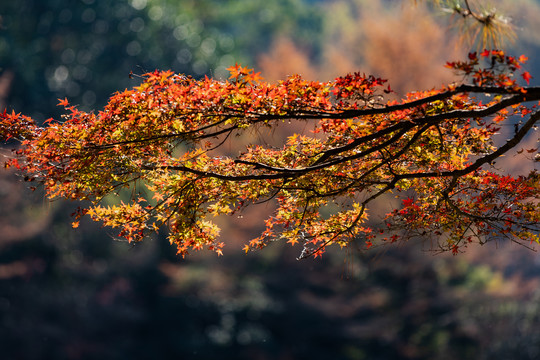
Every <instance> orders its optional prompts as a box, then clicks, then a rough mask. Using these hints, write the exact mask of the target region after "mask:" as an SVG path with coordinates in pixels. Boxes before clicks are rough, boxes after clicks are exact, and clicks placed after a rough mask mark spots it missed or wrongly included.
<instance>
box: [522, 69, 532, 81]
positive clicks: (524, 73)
mask: <svg viewBox="0 0 540 360" xmlns="http://www.w3.org/2000/svg"><path fill="white" fill-rule="evenodd" d="M521 77H522V78H523V79H524V80H525V81H526V82H527V84H529V82H530V80H531V79H532V76H531V74H530V73H529V72H528V71H524V72H523V74H521Z"/></svg>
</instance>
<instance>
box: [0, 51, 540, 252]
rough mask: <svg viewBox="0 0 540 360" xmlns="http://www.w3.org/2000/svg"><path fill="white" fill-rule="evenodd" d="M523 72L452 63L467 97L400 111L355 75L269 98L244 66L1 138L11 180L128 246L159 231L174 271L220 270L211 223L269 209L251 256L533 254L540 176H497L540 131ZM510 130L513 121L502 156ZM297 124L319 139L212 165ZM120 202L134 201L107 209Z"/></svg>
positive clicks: (71, 110) (154, 87)
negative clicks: (332, 249) (506, 250)
mask: <svg viewBox="0 0 540 360" xmlns="http://www.w3.org/2000/svg"><path fill="white" fill-rule="evenodd" d="M526 60H527V59H526V57H524V56H521V57H519V58H516V57H512V56H508V55H506V54H505V53H504V52H502V51H483V52H482V53H479V54H477V53H472V54H470V55H469V58H468V59H467V60H466V61H457V62H449V63H447V67H448V68H450V69H451V70H453V71H455V72H457V73H460V74H461V75H462V76H463V79H464V83H462V84H451V85H448V86H446V87H443V88H440V89H437V90H430V91H422V92H420V91H419V92H414V93H410V94H407V96H406V97H405V98H404V99H403V100H400V101H397V100H385V96H387V95H389V94H391V93H392V89H391V86H390V85H388V83H387V82H386V80H384V79H380V78H376V77H373V76H367V75H365V74H361V73H354V74H348V75H345V76H343V77H340V78H337V79H336V80H334V81H330V82H314V81H308V80H306V79H303V78H302V77H300V76H298V75H295V76H291V77H289V78H288V79H286V80H283V81H280V82H278V83H274V84H271V83H267V82H265V81H264V80H263V79H261V77H260V75H259V74H258V73H256V72H254V71H253V70H250V69H247V68H244V67H241V66H239V65H236V66H234V67H231V68H230V69H229V71H230V78H229V80H227V81H220V80H214V79H210V78H204V79H201V80H197V79H194V78H192V77H189V76H185V75H181V74H174V73H173V72H171V71H155V72H152V73H148V74H145V75H144V76H143V77H142V80H143V81H142V83H141V84H140V85H139V86H137V87H135V88H134V89H132V90H125V91H123V92H118V93H116V94H114V95H113V96H112V97H111V99H110V100H109V103H108V104H107V106H106V107H105V108H104V109H103V110H102V111H99V112H97V113H94V112H84V111H81V110H79V109H78V108H77V107H76V106H72V105H70V104H69V102H68V101H67V100H66V99H64V100H60V103H59V105H61V106H63V107H64V108H65V109H66V111H67V114H66V115H65V117H64V119H63V120H61V121H58V120H54V119H50V120H48V121H47V125H46V126H44V127H40V126H38V125H36V124H35V123H34V122H33V120H32V119H31V118H29V117H27V116H24V115H20V114H17V113H14V112H13V113H8V112H4V114H3V115H2V117H1V120H2V121H1V123H0V136H1V137H2V138H4V139H9V138H15V139H20V140H21V147H20V148H19V149H18V150H16V157H14V158H13V159H12V160H10V161H9V162H8V163H7V165H8V166H15V167H17V168H19V169H20V170H21V171H23V172H24V173H26V179H27V180H30V181H36V182H38V183H42V184H43V185H44V186H45V188H46V190H47V194H48V196H49V197H51V198H55V197H64V198H68V199H77V200H87V201H89V205H88V206H83V207H81V208H80V209H79V211H78V214H77V216H76V217H77V218H78V217H80V216H82V215H85V214H88V215H89V216H90V217H91V218H92V219H94V220H97V221H101V222H103V224H104V225H105V226H108V227H112V228H115V229H118V232H117V236H119V237H123V238H125V239H127V240H129V241H140V240H142V239H143V238H144V237H146V236H148V235H151V234H154V233H155V232H157V231H158V230H159V229H161V228H167V229H168V230H167V231H168V239H169V241H170V242H171V243H172V244H175V245H176V246H177V248H178V253H179V254H181V255H185V254H187V253H188V252H189V251H190V250H198V249H202V248H208V249H210V250H214V251H216V252H217V253H219V254H221V253H222V248H223V246H224V243H223V242H222V240H221V239H220V238H219V227H218V226H217V225H216V223H215V222H214V221H213V218H214V217H215V216H218V215H237V214H238V213H241V212H242V211H245V209H246V208H248V207H251V206H256V205H257V204H260V203H266V202H272V203H273V204H274V206H275V210H274V211H273V213H272V215H271V216H270V217H268V218H267V219H266V221H265V225H266V226H265V227H266V229H265V230H264V231H263V232H262V233H261V234H260V236H258V237H256V238H254V239H252V240H250V241H249V242H248V243H247V244H246V247H245V249H246V251H248V250H250V249H260V248H263V247H265V246H266V245H268V244H269V243H270V242H272V241H276V240H281V241H286V242H288V243H291V244H293V245H295V244H299V245H300V246H301V247H302V249H303V250H302V254H301V257H306V256H312V255H313V256H319V255H321V254H322V253H323V252H324V251H325V249H326V247H327V246H328V245H330V244H337V245H339V246H342V247H343V246H349V245H352V244H354V245H355V246H358V247H360V248H369V247H371V246H373V245H378V244H384V243H391V242H395V241H398V240H408V239H412V238H415V237H422V238H428V239H432V240H433V241H434V245H433V248H434V249H438V250H451V251H453V252H456V253H457V252H458V251H459V250H460V249H462V248H464V247H466V246H467V245H468V244H470V243H472V242H485V241H488V240H490V239H494V238H508V239H511V240H513V241H517V242H520V243H522V244H525V245H529V244H531V243H534V242H538V241H539V238H538V236H539V230H540V229H539V221H540V208H539V207H540V205H539V202H538V199H539V190H540V183H539V174H538V172H537V171H536V170H534V169H533V170H532V171H531V172H530V173H528V174H526V175H523V176H510V175H506V174H502V173H501V172H500V171H498V170H496V168H495V167H494V166H495V163H496V160H498V159H499V158H500V157H502V156H503V155H505V154H507V153H509V152H510V151H511V150H512V149H514V150H512V151H515V153H517V154H520V156H521V157H523V158H525V159H527V158H528V159H529V161H531V162H532V164H533V167H534V166H536V162H535V154H536V151H537V149H536V148H534V149H520V148H519V144H520V143H521V142H522V141H523V140H524V139H525V138H526V136H527V135H528V134H529V133H531V132H533V130H534V129H535V126H536V124H537V123H538V119H539V117H540V114H539V113H538V111H537V110H536V103H537V102H538V100H539V99H540V89H539V88H537V87H532V86H528V85H527V84H528V82H529V80H530V74H529V73H528V72H527V71H524V70H523V69H522V64H523V63H524V62H526ZM486 95H489V97H486ZM513 116H520V117H522V121H520V122H519V123H518V124H517V125H516V126H515V132H514V133H513V134H512V136H511V137H510V138H508V139H503V141H502V142H499V143H498V142H497V141H496V139H497V134H498V133H499V131H500V128H501V126H503V125H505V124H508V123H509V122H510V121H511V120H510V118H511V117H513ZM292 121H294V122H297V121H298V122H306V123H308V124H313V129H314V130H313V132H312V133H310V134H294V135H292V136H290V137H288V138H287V139H286V141H284V143H283V144H282V145H281V146H275V147H271V146H265V145H261V144H250V143H246V144H244V145H243V149H242V150H241V151H240V152H238V153H235V154H230V155H225V154H223V153H221V154H218V153H216V151H217V149H219V148H220V147H221V146H222V145H223V144H225V143H226V142H227V141H236V139H240V138H238V137H237V135H238V134H242V133H245V132H250V131H254V130H255V129H264V128H270V129H272V128H274V127H276V126H279V124H283V123H285V124H287V123H289V122H292ZM237 145H238V144H237ZM524 150H526V151H524ZM122 190H124V191H126V190H127V191H128V193H129V194H130V200H129V201H122V202H120V203H118V204H115V205H104V204H103V203H102V201H103V199H104V197H106V196H108V195H111V194H115V193H119V192H120V191H122ZM391 198H394V200H393V201H394V204H393V205H392V210H391V211H389V212H388V213H386V214H384V215H383V216H382V218H381V219H379V220H377V221H369V220H373V219H369V217H368V215H369V214H370V207H372V206H375V205H376V204H377V203H380V202H384V203H387V204H388V203H391V202H392V200H389V199H391ZM77 224H78V223H77V221H76V222H75V223H74V225H75V226H77Z"/></svg>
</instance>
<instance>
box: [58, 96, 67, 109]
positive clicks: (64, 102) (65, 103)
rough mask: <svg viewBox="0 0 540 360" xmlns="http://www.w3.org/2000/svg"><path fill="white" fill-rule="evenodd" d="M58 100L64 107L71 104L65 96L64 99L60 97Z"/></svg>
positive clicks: (59, 104)
mask: <svg viewBox="0 0 540 360" xmlns="http://www.w3.org/2000/svg"><path fill="white" fill-rule="evenodd" d="M58 101H59V103H58V106H63V107H68V106H69V102H68V99H67V98H64V99H63V100H62V99H58Z"/></svg>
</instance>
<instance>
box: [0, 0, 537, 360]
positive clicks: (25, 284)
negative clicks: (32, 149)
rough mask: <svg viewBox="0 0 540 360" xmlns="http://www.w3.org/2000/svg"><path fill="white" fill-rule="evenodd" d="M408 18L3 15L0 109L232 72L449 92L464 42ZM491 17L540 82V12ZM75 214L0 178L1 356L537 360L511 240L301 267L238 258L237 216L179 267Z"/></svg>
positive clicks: (392, 11) (305, 5)
mask: <svg viewBox="0 0 540 360" xmlns="http://www.w3.org/2000/svg"><path fill="white" fill-rule="evenodd" d="M411 4H412V1H411V2H409V1H389V0H386V1H385V0H369V1H362V0H311V1H309V0H276V1H263V0H249V1H248V0H242V1H241V0H232V1H220V0H129V1H128V0H115V1H112V0H111V1H105V0H103V1H97V0H72V1H70V0H63V1H62V0H35V1H32V0H18V1H2V2H0V108H4V107H7V108H8V109H9V110H11V109H13V110H15V111H17V112H22V113H24V114H28V115H31V116H33V117H34V118H36V119H37V120H39V121H43V120H45V119H47V118H49V117H55V118H58V117H59V116H61V109H60V108H58V107H57V106H56V104H57V103H58V100H57V99H58V98H64V97H67V98H68V100H69V101H70V102H71V103H72V104H76V105H78V106H79V107H80V108H82V109H84V110H87V111H90V110H92V109H100V108H101V107H103V105H104V104H105V103H106V102H107V99H108V97H109V96H110V95H111V94H112V93H114V92H115V91H122V90H123V89H124V88H126V87H132V86H135V85H137V79H136V78H135V79H130V77H129V73H130V72H133V73H135V74H142V73H145V72H147V71H152V70H154V69H156V68H157V69H163V70H165V69H172V70H174V71H175V72H180V73H186V74H191V75H193V76H195V77H201V76H204V75H208V76H214V77H218V78H223V77H226V76H227V72H226V70H225V69H226V68H227V67H229V66H231V65H234V63H235V62H238V63H241V64H243V65H246V66H250V67H255V68H256V69H257V70H258V71H262V72H263V75H264V76H265V77H266V78H267V79H269V80H276V79H280V78H283V77H285V76H286V75H288V74H293V73H301V74H302V75H304V76H305V77H308V78H314V79H319V80H328V79H331V78H332V77H334V76H337V75H339V74H343V73H346V72H347V71H353V70H360V71H364V72H366V73H373V74H375V75H377V76H383V77H387V78H390V79H391V81H390V83H391V85H392V88H394V89H396V90H397V91H398V92H399V93H401V94H403V93H405V92H407V91H410V90H413V89H426V88H431V87H437V86H439V85H440V84H441V83H443V82H446V81H451V80H452V74H451V73H449V72H448V70H445V69H444V68H443V65H444V63H445V61H447V60H453V59H457V58H459V57H460V56H463V54H465V53H466V52H467V51H468V50H469V48H467V45H463V44H461V45H460V44H459V42H458V39H457V35H458V33H456V32H454V31H453V30H449V20H450V19H449V18H447V17H446V16H444V15H443V16H441V15H440V14H439V13H435V12H434V11H433V9H430V8H429V7H426V6H423V5H418V6H417V7H414V8H413V7H412V6H411ZM495 4H496V5H497V6H498V7H500V8H501V9H502V10H503V11H504V12H506V13H507V14H508V15H510V16H511V17H512V18H513V20H514V23H515V24H516V28H517V32H518V40H517V41H516V43H514V44H511V45H509V48H510V50H511V51H513V52H515V53H516V55H519V54H521V53H524V54H526V55H527V56H529V58H530V59H531V60H530V62H529V64H528V69H527V70H529V71H530V72H531V73H532V74H533V75H537V74H540V71H539V70H540V62H539V61H540V48H539V44H540V31H539V30H540V29H539V27H540V23H538V21H537V19H538V18H540V4H539V2H538V1H533V0H519V1H495ZM537 76H540V75H537ZM275 136H279V134H277V135H275ZM3 152H4V153H8V152H9V147H7V148H4V149H3ZM512 170H513V171H516V172H519V170H520V168H519V164H518V165H513V167H512ZM77 205H78V204H76V203H70V202H67V201H63V200H59V201H52V202H50V201H47V200H44V199H43V194H41V193H40V191H39V190H37V191H36V192H31V191H29V190H28V189H27V186H26V184H24V182H23V181H22V180H21V178H20V177H18V176H17V175H16V174H14V173H12V172H9V171H2V172H0V358H1V359H7V360H11V359H13V360H15V359H21V360H27V359H28V360H30V359H101V360H109V359H111V360H112V359H216V358H220V359H308V358H309V359H505V360H506V359H538V358H539V357H540V311H539V310H540V303H539V300H540V290H539V288H538V285H539V284H540V263H539V257H538V254H537V253H536V252H534V251H531V250H529V249H525V248H523V247H519V246H517V245H513V244H506V243H497V244H488V245H485V246H476V247H470V248H469V249H468V250H467V252H466V253H465V254H460V255H458V256H451V255H446V254H442V255H441V254H438V255H436V254H433V253H431V252H429V251H426V250H425V248H424V244H421V243H420V244H400V245H397V246H395V247H387V248H383V249H380V248H379V249H375V250H373V251H370V252H367V253H362V252H358V251H356V250H354V249H352V248H351V249H348V250H332V251H330V252H329V253H327V254H325V256H324V257H323V258H322V259H316V260H315V259H306V260H301V261H297V260H295V259H296V257H297V256H298V255H299V253H300V251H301V249H299V248H294V247H292V248H291V247H287V246H284V245H283V244H279V243H276V244H275V245H272V246H270V247H269V248H267V249H265V250H264V251H262V252H259V253H249V254H247V255H246V254H244V253H243V252H242V251H241V246H242V244H243V242H245V241H247V240H249V239H250V238H251V237H252V236H254V235H255V234H256V233H257V231H258V230H260V225H258V224H259V223H260V221H261V219H257V216H251V217H250V218H249V219H230V221H227V222H223V227H224V229H223V234H224V235H223V240H224V241H225V242H226V243H227V246H226V249H225V256H223V257H219V258H218V257H216V256H215V254H213V253H197V254H193V255H191V256H189V257H187V258H185V259H182V258H178V257H177V256H176V255H175V249H174V248H173V247H171V246H170V245H169V244H168V243H167V241H166V240H165V239H164V237H162V236H160V235H157V236H156V237H155V238H154V239H151V240H148V241H145V242H143V243H140V244H136V245H132V244H127V243H125V242H120V241H116V240H114V239H113V237H112V236H111V234H109V232H108V231H107V230H106V229H101V228H100V226H99V224H95V223H90V222H89V221H83V222H81V226H80V227H79V228H77V229H72V228H71V221H72V219H71V218H70V213H71V212H73V211H74V209H75V208H76V207H77ZM255 215H257V214H256V213H255ZM257 220H258V221H259V222H257Z"/></svg>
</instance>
